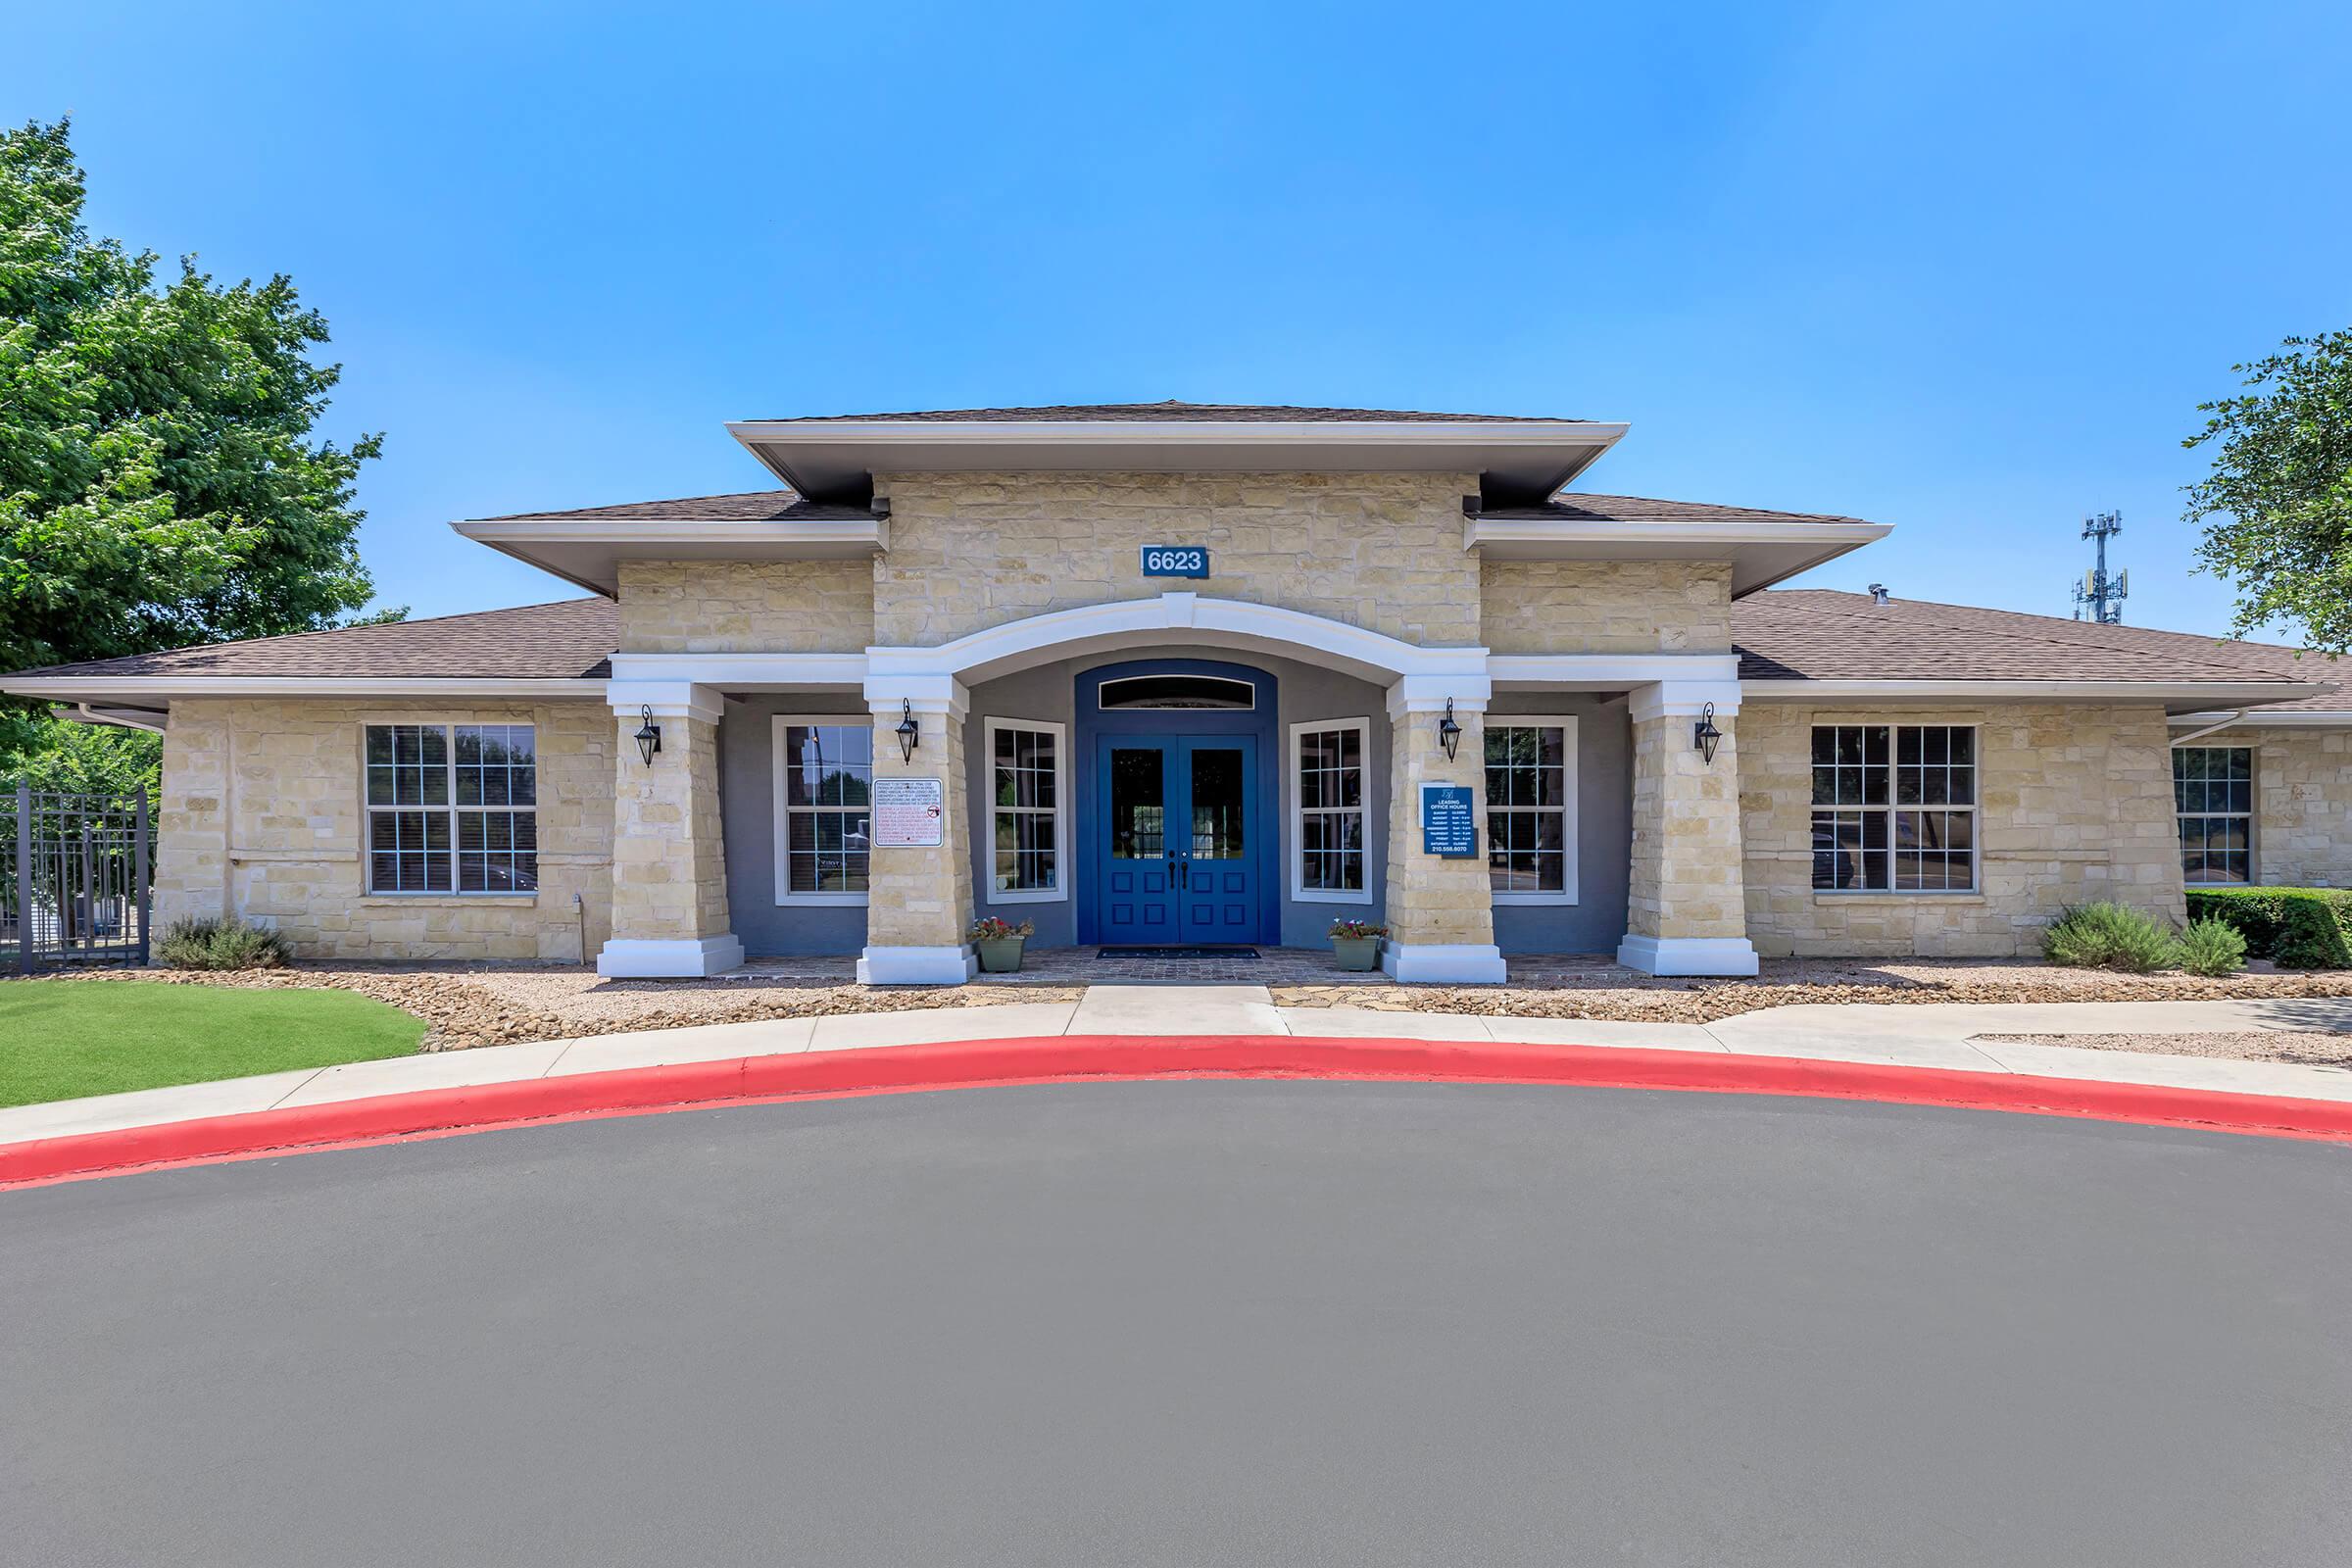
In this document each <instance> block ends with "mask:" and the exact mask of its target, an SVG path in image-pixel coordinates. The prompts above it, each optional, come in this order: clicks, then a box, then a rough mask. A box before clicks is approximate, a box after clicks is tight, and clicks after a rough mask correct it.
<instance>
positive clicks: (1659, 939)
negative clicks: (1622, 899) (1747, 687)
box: [1617, 680, 1756, 975]
mask: <svg viewBox="0 0 2352 1568" xmlns="http://www.w3.org/2000/svg"><path fill="white" fill-rule="evenodd" d="M1710 704H1711V705H1712V706H1713V709H1714V713H1713V720H1714V724H1715V727H1716V728H1717V729H1718V730H1720V731H1722V733H1723V738H1722V740H1721V741H1720V742H1719V743H1718V744H1717V746H1716V750H1715V758H1714V760H1713V761H1711V762H1710V761H1709V760H1707V759H1706V757H1705V755H1704V753H1702V752H1701V751H1700V750H1699V748H1698V747H1697V745H1696V744H1695V742H1694V733H1695V729H1696V726H1697V724H1698V722H1699V720H1700V719H1701V718H1702V717H1705V716H1707V710H1708V707H1709V705H1710ZM1631 707H1632V716H1633V728H1634V834H1633V860H1632V866H1631V874H1630V876H1629V877H1628V879H1627V888H1626V895H1627V896H1626V935H1625V941H1624V943H1623V944H1622V945H1621V946H1620V947H1619V948H1618V949H1617V961H1618V962H1620V963H1623V964H1628V965H1630V966H1632V967H1633V968H1636V969H1642V970H1645V971H1647V972H1648V973H1650V974H1678V975H1745V974H1754V973H1755V972H1756V950H1755V948H1754V947H1753V946H1752V945H1750V943H1749V942H1748V940H1747V907H1746V896H1745V891H1744V888H1743V878H1742V874H1741V868H1740V854H1741V851H1740V746H1739V741H1738V739H1737V737H1736V735H1735V733H1734V732H1735V731H1736V730H1737V729H1738V728H1739V713H1740V683H1739V682H1738V681H1736V680H1665V681H1656V682H1653V683H1651V684H1649V685H1645V686H1637V687H1635V688H1634V690H1633V694H1632V703H1631Z"/></svg>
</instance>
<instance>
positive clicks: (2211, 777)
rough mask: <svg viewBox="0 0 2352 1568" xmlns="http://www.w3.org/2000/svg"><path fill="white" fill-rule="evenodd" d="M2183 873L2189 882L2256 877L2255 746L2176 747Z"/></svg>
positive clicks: (2176, 794) (2176, 806) (2211, 882)
mask: <svg viewBox="0 0 2352 1568" xmlns="http://www.w3.org/2000/svg"><path fill="white" fill-rule="evenodd" d="M2173 809H2174V812H2175V813H2176V815H2177V816H2178V817H2179V819H2180V876H2181V880H2183V881H2185V882H2187V883H2188V884H2189V885H2190V886H2192V887H2195V886H2205V887H2211V886H2213V885H2215V884H2217V883H2220V884H2232V883H2245V882H2251V881H2253V880H2254V748H2253V747H2251V746H2176V747H2174V748H2173Z"/></svg>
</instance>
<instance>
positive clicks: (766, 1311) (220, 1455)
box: [0, 1082, 2352, 1568]
mask: <svg viewBox="0 0 2352 1568" xmlns="http://www.w3.org/2000/svg"><path fill="white" fill-rule="evenodd" d="M2348 1217H2352V1150H2346V1149H2343V1148H2340V1147H2335V1146H2328V1145H2319V1144H2302V1143H2290V1142H2281V1141H2272V1140H2266V1139H2256V1138H2238V1137H2229V1136H2224V1135H2210V1134H2198V1133H2186V1132H2174V1131H2161V1130H2150V1129H2140V1128H2123V1127H2112V1126H2104V1125H2098V1124H2091V1123H2083V1122H2067V1121H2057V1120H2050V1119H2043V1118H2035V1117H2023V1116H2009V1115H1995V1114H1987V1113H1979V1112H1964V1111H1941V1110H1925V1109H1917V1108H1893V1107H1877V1106H1868V1105H1852V1104H1841V1103H1826V1102H1798V1101H1773V1100H1760V1099H1748V1098H1735V1097H1714V1096H1697V1095H1669V1094H1657V1093H1648V1092H1632V1091H1596V1090H1563V1089H1548V1090H1545V1089H1515V1088H1497V1087H1473V1086H1411V1085H1379V1086H1371V1085H1346V1084H1328V1083H1236V1082H1221V1083H1156V1084H1127V1085H1117V1084H1102V1085H1076V1086H1068V1087H1052V1088H1024V1089H1004V1090H984V1091H967V1092H962V1093H955V1094H942V1095H922V1096H906V1097H896V1098H884V1099H866V1100H850V1101H840V1102H832V1103H802V1104H795V1105H780V1106H743V1107H736V1108H730V1109H725V1110H714V1111H696V1112H687V1113H679V1114H673V1115H665V1116H652V1117H640V1118H629V1119H619V1120H609V1121H598V1122H585V1123H578V1124H572V1125H566V1126H559V1127H549V1128H540V1129H531V1130H524V1131H514V1132H503V1133H490V1134H483V1135H478V1136H473V1137H466V1138H455V1139H448V1140H443V1141H438V1142H428V1143H422V1144H416V1145H410V1146H405V1147H397V1148H384V1149H374V1150H359V1151H351V1152H338V1153H324V1154H312V1155H305V1156H301V1157H297V1158H288V1159H281V1160H272V1161H261V1162H251V1163H244V1164H233V1165H224V1166H216V1167H211V1168H206V1169H198V1170H187V1171H178V1172H171V1173H163V1174H156V1175H149V1176H136V1177H123V1178H117V1179H114V1180H109V1181H102V1182H93V1183H86V1184H80V1185H74V1186H66V1187H58V1188H50V1189H44V1190H37V1191H27V1192H20V1193H14V1194H0V1521H5V1523H4V1524H0V1561H7V1562H25V1563H40V1564H44V1565H54V1568H63V1565H69V1564H83V1563H88V1564H99V1563H104V1564H119V1563H165V1562H169V1563H221V1564H239V1565H257V1568H258V1565H264V1564H300V1565H304V1568H317V1565H319V1564H333V1563H430V1564H466V1565H472V1564H510V1563H511V1564H565V1565H587V1564H622V1563H630V1564H635V1563H646V1562H676V1563H761V1564H767V1563H794V1564H814V1565H834V1564H845V1565H867V1564H871V1565H877V1568H880V1565H889V1568H909V1565H924V1564H951V1563H952V1564H1007V1565H1011V1564H1020V1565H1030V1564H1051V1565H1060V1564H1072V1565H1075V1564H1086V1565H1090V1568H1100V1565H1114V1564H1116V1565H1124V1564H1137V1565H1141V1564H1153V1565H1156V1564H1169V1565H1186V1568H1195V1565H1207V1564H1252V1565H1256V1564H1289V1563H1300V1564H1306V1563H1312V1564H1335V1565H1337V1564H1349V1565H1361V1564H1415V1565H1428V1564H1455V1563H1459V1564H1470V1563H1478V1564H1494V1563H1544V1564H1556V1563H1580V1564H1581V1563H1620V1562H1622V1563H1640V1564H1709V1565H1715V1564H1729V1563H1740V1564H1791V1565H1793V1564H1804V1565H1807V1568H1821V1565H1831V1564H1868V1565H1872V1568H1888V1565H1895V1564H1914V1563H1938V1564H1942V1563H1950V1564H1963V1563H1965V1564H1981V1563H1995V1562H1997V1563H2053V1564H2058V1563H2063V1564H2069V1565H2088V1564H2107V1563H2113V1564H2130V1565H2131V1568H2152V1565H2158V1564H2175V1563H2178V1564H2196V1565H2199V1568H2204V1565H2208V1564H2212V1563H2216V1562H2229V1563H2255V1562H2260V1563H2269V1564H2301V1563H2313V1564H2319V1563H2329V1564H2334V1563H2340V1562H2341V1561H2342V1560H2343V1556H2344V1550H2345V1544H2346V1543H2347V1542H2352V1488H2348V1487H2347V1486H2346V1485H2345V1482H2344V1478H2345V1476H2346V1475H2348V1474H2352V1228H2348V1225H2347V1219H2348Z"/></svg>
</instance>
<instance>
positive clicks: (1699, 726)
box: [1691, 703, 1723, 767]
mask: <svg viewBox="0 0 2352 1568" xmlns="http://www.w3.org/2000/svg"><path fill="white" fill-rule="evenodd" d="M1722 744H1723V731H1721V730H1719V729H1717V728H1716V727H1715V705H1714V704H1713V703H1709V704H1708V705H1707V706H1706V707H1705V708H1703V709H1701V710H1700V711H1699V714H1698V722H1697V723H1695V724H1693V725H1691V745H1692V746H1693V747H1694V748H1696V749H1697V751H1698V755H1699V756H1700V757H1701V758H1703V759H1705V760H1706V763H1707V765H1708V766H1709V767H1712V766H1714V765H1715V748H1716V747H1718V746H1721V745H1722Z"/></svg>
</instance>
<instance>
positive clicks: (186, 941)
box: [155, 917, 293, 969]
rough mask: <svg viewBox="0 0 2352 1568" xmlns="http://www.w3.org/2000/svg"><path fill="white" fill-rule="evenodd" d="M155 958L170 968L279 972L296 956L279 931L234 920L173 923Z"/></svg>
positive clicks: (158, 945)
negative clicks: (288, 950)
mask: <svg viewBox="0 0 2352 1568" xmlns="http://www.w3.org/2000/svg"><path fill="white" fill-rule="evenodd" d="M155 956H156V958H157V959H158V961H160V962H161V963H162V964H163V965H164V966H165V967H166V968H168V969H275V968H277V967H279V966H280V965H282V964H284V963H285V962H286V960H287V959H288V958H290V957H292V956H293V955H292V954H291V953H289V952H287V950H286V942H285V938H283V937H281V936H279V935H278V934H277V933H276V932H274V931H271V930H270V929H269V928H267V927H266V926H258V925H247V924H246V923H245V922H244V921H242V920H239V919H235V918H233V917H232V918H230V919H226V920H174V921H172V924H171V925H170V926H169V927H168V928H166V930H165V932H164V934H163V938H162V940H160V941H159V942H157V943H156V945H155Z"/></svg>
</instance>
